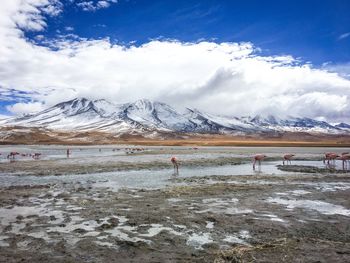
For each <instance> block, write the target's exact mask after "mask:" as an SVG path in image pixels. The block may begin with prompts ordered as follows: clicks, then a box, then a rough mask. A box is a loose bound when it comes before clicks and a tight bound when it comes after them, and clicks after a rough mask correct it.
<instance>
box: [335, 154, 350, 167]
mask: <svg viewBox="0 0 350 263" xmlns="http://www.w3.org/2000/svg"><path fill="white" fill-rule="evenodd" d="M337 159H338V160H341V161H342V162H343V170H346V169H347V162H349V164H350V154H342V155H341V156H339V157H338V158H337Z"/></svg>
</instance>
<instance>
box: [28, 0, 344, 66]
mask: <svg viewBox="0 0 350 263" xmlns="http://www.w3.org/2000/svg"><path fill="white" fill-rule="evenodd" d="M349 13H350V1H339V0H337V1H334V0H333V1H327V0H323V1H314V0H308V1H300V0H296V1H271V0H270V1H258V0H250V1H193V0H185V1H184V0H177V1H169V0H162V1H149V0H147V1H146V0H129V1H127V0H119V2H118V3H117V4H112V5H111V6H110V7H109V8H105V9H99V10H96V11H93V12H86V11H82V10H81V9H80V8H79V7H77V6H76V5H75V4H74V3H70V2H69V1H66V2H65V8H64V10H63V12H62V14H61V15H60V16H58V17H55V18H53V19H50V20H49V24H48V27H47V30H45V32H41V33H42V34H44V35H46V36H49V37H52V38H55V37H56V36H57V30H60V31H61V32H63V33H64V32H65V29H64V28H65V27H73V28H74V30H73V31H72V33H74V34H77V35H79V36H80V37H87V38H104V37H109V38H111V40H112V41H115V42H119V43H129V42H131V41H136V44H142V43H145V42H148V41H149V40H150V39H157V38H170V39H177V40H180V41H189V42H192V41H198V40H202V39H206V40H214V41H216V42H240V41H249V42H252V43H254V44H255V45H256V46H258V47H260V48H261V49H262V52H264V53H267V54H291V55H293V56H294V57H298V58H299V57H300V58H301V59H302V60H304V61H311V62H312V63H314V64H316V65H320V64H322V63H325V62H331V63H339V62H347V61H350V35H349V36H348V37H345V38H343V39H340V37H341V36H342V35H343V34H347V33H349V32H350V15H349ZM34 35H35V34H33V33H32V34H28V36H29V37H30V36H34Z"/></svg>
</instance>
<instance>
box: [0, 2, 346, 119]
mask: <svg viewBox="0 0 350 263" xmlns="http://www.w3.org/2000/svg"><path fill="white" fill-rule="evenodd" d="M28 1H29V0H28ZM30 2H31V3H32V5H33V7H32V8H31V9H30V10H27V11H18V10H23V8H21V7H20V5H19V6H17V9H16V8H15V7H13V8H12V11H11V14H12V17H16V16H15V15H16V14H17V13H21V16H23V18H22V20H23V21H27V22H26V25H31V26H24V27H21V28H26V29H33V28H37V29H38V30H40V27H41V29H42V28H43V27H45V26H46V24H45V17H44V15H43V13H40V11H38V12H34V13H35V14H36V15H35V16H33V15H32V14H33V11H32V10H41V9H40V6H42V5H43V3H45V4H46V5H47V4H49V3H50V2H49V1H44V0H41V1H40V0H37V1H35V0H30ZM34 2H35V3H34ZM18 3H19V2H18ZM15 10H17V11H15ZM0 12H1V13H0V43H1V45H0V92H1V87H2V88H3V89H10V88H14V89H16V90H17V91H23V92H27V93H30V95H28V97H29V98H30V99H31V100H33V101H34V102H33V103H29V104H28V103H27V104H26V103H23V102H22V103H20V104H19V105H17V106H15V105H14V106H13V107H10V108H9V109H10V110H11V111H12V112H15V113H20V112H24V111H26V110H28V111H32V110H35V109H36V110H38V109H41V107H43V105H45V106H50V105H53V104H55V103H58V102H61V101H64V100H68V99H72V98H74V97H77V96H83V97H87V98H90V99H97V98H106V99H108V100H110V101H113V102H129V101H133V100H136V99H139V98H149V99H154V100H160V101H165V102H168V103H169V104H171V105H174V106H176V107H179V108H181V107H185V106H188V107H195V108H198V109H200V110H204V111H209V112H214V113H220V114H226V115H254V114H257V113H264V114H268V113H270V114H275V115H280V116H284V115H296V116H306V117H313V118H318V119H329V120H331V121H347V122H349V121H350V80H348V79H346V78H344V77H342V76H340V75H339V74H338V73H334V72H329V70H327V69H315V68H312V66H310V65H309V64H303V63H301V62H298V61H296V60H295V59H294V58H293V57H292V56H262V55H261V54H259V50H258V48H255V47H254V46H253V44H251V43H219V44H218V43H214V42H205V41H202V42H199V43H183V42H179V41H159V40H153V41H150V42H148V43H145V44H143V45H142V46H133V45H131V46H123V45H118V44H112V43H111V41H109V39H102V40H87V39H83V38H79V37H78V36H75V37H70V38H67V37H62V38H60V39H57V40H55V41H54V42H52V41H51V42H50V45H51V46H54V47H55V48H54V49H50V48H47V47H42V46H38V45H36V44H34V43H31V42H28V41H27V40H25V39H24V38H23V36H22V31H21V30H19V29H18V27H17V26H16V24H17V25H19V24H18V23H10V22H9V21H11V19H6V17H7V16H8V15H9V14H10V13H9V12H4V11H3V10H0ZM41 12H43V11H41ZM4 16H5V18H3V17H4ZM33 24H36V25H37V26H33Z"/></svg>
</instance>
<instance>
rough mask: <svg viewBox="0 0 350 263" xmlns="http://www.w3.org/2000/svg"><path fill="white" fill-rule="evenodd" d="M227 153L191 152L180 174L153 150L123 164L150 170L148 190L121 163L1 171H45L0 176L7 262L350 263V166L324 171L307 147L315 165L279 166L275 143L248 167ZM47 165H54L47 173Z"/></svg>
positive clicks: (0, 255)
mask: <svg viewBox="0 0 350 263" xmlns="http://www.w3.org/2000/svg"><path fill="white" fill-rule="evenodd" d="M223 151H224V152H225V154H226V149H224V150H222V149H218V150H217V152H219V153H220V154H219V153H217V154H216V155H215V154H213V153H212V152H211V153H210V155H212V156H211V157H212V158H209V157H208V156H207V157H206V158H204V157H203V156H202V155H201V154H202V153H201V152H199V153H198V156H197V157H198V158H197V157H193V156H192V157H188V158H187V159H186V161H188V162H189V163H188V164H185V163H184V165H183V166H182V167H181V168H182V169H183V173H181V169H180V174H179V175H176V174H172V170H171V169H172V167H171V166H170V165H169V164H166V162H164V168H163V167H160V166H157V165H156V166H154V165H153V166H152V167H151V166H150V164H151V163H152V161H150V159H148V157H147V158H146V157H145V159H144V160H143V163H144V164H147V165H149V166H147V168H146V169H145V168H140V169H139V170H137V169H136V170H135V172H131V171H129V170H128V169H129V168H127V167H126V168H125V169H126V170H123V169H122V170H121V171H125V173H126V174H125V175H126V176H130V177H131V179H132V178H133V176H135V177H134V178H138V177H137V176H141V175H142V173H144V174H145V175H146V176H148V177H149V180H150V184H149V185H148V184H145V186H144V187H142V188H140V187H136V185H135V187H132V185H130V186H128V187H124V188H120V187H116V185H117V184H120V181H118V180H114V179H113V178H114V177H118V178H119V177H120V176H123V172H115V174H113V171H115V170H114V169H117V170H118V169H121V168H120V167H117V168H116V167H114V166H113V167H112V168H110V167H109V168H110V169H109V168H108V171H110V172H111V175H110V177H107V176H103V175H104V174H103V173H101V174H100V175H102V176H101V178H99V177H96V175H93V174H90V173H89V171H88V173H87V174H82V175H80V177H78V178H79V179H78V180H76V181H68V179H66V176H65V175H61V176H53V174H54V173H56V172H57V169H63V168H57V167H62V166H63V165H59V164H60V163H62V164H63V163H64V161H63V160H61V159H57V160H42V161H39V162H34V161H29V160H23V161H18V162H16V163H15V164H16V165H17V168H16V169H14V170H6V172H4V170H1V172H2V176H4V177H3V178H5V179H6V178H8V177H5V176H12V177H13V178H17V179H20V178H26V177H28V178H31V177H30V176H33V174H34V173H35V165H37V167H38V169H39V171H42V174H40V176H36V178H37V179H36V180H35V181H30V182H29V183H27V184H24V185H19V183H18V181H17V180H13V182H12V184H11V185H5V183H4V182H5V181H0V182H3V183H2V185H1V186H0V222H1V225H0V262H349V261H350V224H349V223H350V220H349V219H350V199H349V196H350V180H349V178H350V177H349V176H350V173H340V172H336V173H334V172H332V170H329V171H328V172H327V171H326V172H324V170H322V169H324V167H322V164H321V163H322V162H319V161H318V155H317V154H315V153H305V155H302V156H303V157H305V158H306V159H307V160H308V163H309V164H312V165H311V167H314V168H315V169H314V170H312V172H310V168H305V167H310V165H307V166H304V168H303V166H302V165H299V164H304V163H298V162H295V164H294V166H290V167H289V168H287V170H288V169H289V170H288V171H281V170H279V169H278V168H277V167H276V166H277V162H274V161H273V160H275V158H277V155H274V154H273V152H276V153H278V150H276V151H275V150H273V151H271V153H270V156H271V162H266V163H264V164H263V165H262V167H261V170H257V171H255V172H254V171H252V170H250V171H249V173H248V172H247V171H248V170H245V168H244V167H245V165H248V164H246V162H248V161H249V158H248V157H244V156H241V157H239V154H238V156H236V155H234V154H236V153H230V154H232V155H234V156H236V158H237V159H233V160H231V162H232V164H233V165H232V166H231V165H230V163H228V161H227V162H226V161H223V160H220V158H227V159H229V158H228V157H227V156H222V155H221V154H222V152H223ZM242 151H243V150H242ZM244 151H245V150H244ZM244 151H243V152H244ZM169 152H170V151H169ZM169 152H167V154H165V155H164V156H166V157H167V155H168V154H169ZM203 152H205V150H203ZM153 154H154V153H150V152H148V153H147V155H151V156H152V155H153ZM158 154H159V153H157V155H158ZM244 154H246V152H244ZM218 156H221V157H218ZM84 158H86V157H84ZM84 158H83V159H84ZM104 158H107V159H108V158H110V157H104ZM140 158H143V157H140ZM155 158H156V157H155ZM157 158H158V157H157ZM201 158H204V159H201ZM151 159H152V158H151ZM79 160H81V159H79ZM225 160H226V159H225ZM310 160H314V161H310ZM77 161H78V160H75V161H72V163H69V165H67V163H66V167H67V168H66V170H65V171H64V173H68V174H69V173H71V172H72V171H75V169H76V168H74V169H72V170H70V168H68V167H71V165H72V164H73V163H77ZM85 161H86V159H84V162H85ZM200 161H201V162H200ZM235 161H237V163H235ZM46 162H47V163H46ZM191 162H192V163H191ZM28 163H29V164H28ZM41 163H44V164H41ZM57 163H59V164H57ZM221 163H222V166H220V164H221ZM318 163H320V165H319V166H316V165H318ZM12 164H13V163H11V164H9V163H1V164H0V168H1V169H3V167H7V166H8V165H12ZM50 165H51V166H55V165H56V168H55V169H56V170H55V169H53V171H55V172H51V170H47V171H46V172H45V169H46V168H49V167H50ZM87 165H91V167H92V166H94V165H93V164H91V163H87ZM162 165H163V164H162ZM165 165H167V167H165ZM205 165H207V166H205ZM101 166H102V165H101ZM202 166H204V167H203V168H201V167H202ZM43 167H45V169H44V168H43ZM230 167H231V168H232V173H231V174H230V173H229V172H226V171H229V169H230ZM240 167H241V168H240ZM165 168H166V169H165ZM6 169H7V168H6ZM201 169H203V170H201ZM210 169H212V170H210ZM235 169H236V170H235ZM238 169H241V170H238ZM282 169H283V167H282ZM318 169H320V170H318ZM285 170H286V169H285ZM18 171H22V172H24V173H22V174H20V173H19V172H18ZM203 171H207V172H203ZM213 171H214V172H213ZM220 171H222V173H221V174H220V173H219V172H220ZM240 171H241V173H242V174H241V175H240V174H239V173H240ZM94 172H96V171H94ZM128 172H129V173H128ZM28 174H31V175H28ZM163 174H164V175H163ZM72 176H74V175H72ZM77 176H78V175H77ZM84 176H95V177H91V178H93V179H92V180H84V179H83V178H84ZM113 176H114V177H113ZM158 176H159V177H158ZM0 178H1V177H0ZM45 178H46V181H45V180H44V179H45ZM50 178H59V180H58V181H54V180H51V179H50ZM67 178H68V177H67ZM152 178H153V179H152ZM33 180H34V179H33ZM40 180H42V181H40ZM152 180H154V181H152ZM160 180H163V181H162V182H164V183H162V184H156V183H155V182H156V181H160ZM135 184H136V183H135ZM151 186H153V187H151Z"/></svg>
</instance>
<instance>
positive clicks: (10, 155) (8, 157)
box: [7, 152, 19, 160]
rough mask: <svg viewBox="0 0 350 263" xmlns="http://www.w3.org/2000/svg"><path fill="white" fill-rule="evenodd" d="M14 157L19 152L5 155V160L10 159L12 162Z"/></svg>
mask: <svg viewBox="0 0 350 263" xmlns="http://www.w3.org/2000/svg"><path fill="white" fill-rule="evenodd" d="M16 155H19V152H10V153H9V154H8V155H7V159H10V158H11V159H12V160H14V159H15V157H16Z"/></svg>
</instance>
